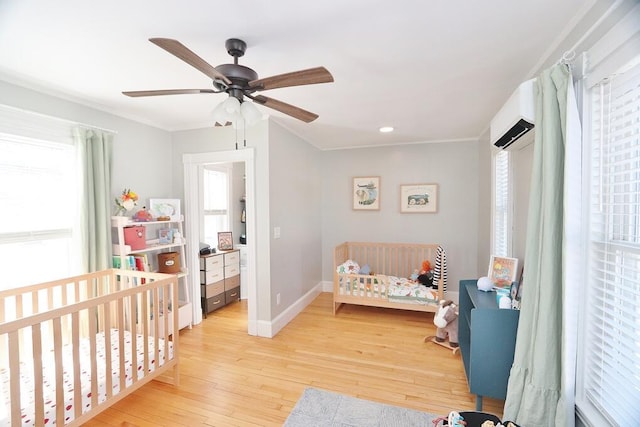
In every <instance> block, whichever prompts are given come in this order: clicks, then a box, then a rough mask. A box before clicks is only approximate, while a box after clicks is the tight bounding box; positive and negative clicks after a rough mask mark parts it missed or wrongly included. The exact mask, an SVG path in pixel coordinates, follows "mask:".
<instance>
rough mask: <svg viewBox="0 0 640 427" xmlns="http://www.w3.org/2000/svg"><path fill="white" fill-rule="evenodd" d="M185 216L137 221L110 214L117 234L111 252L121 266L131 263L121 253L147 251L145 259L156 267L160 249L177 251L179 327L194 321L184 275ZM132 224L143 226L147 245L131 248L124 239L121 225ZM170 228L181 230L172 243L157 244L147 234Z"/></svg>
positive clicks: (161, 250)
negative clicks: (118, 258) (178, 261)
mask: <svg viewBox="0 0 640 427" xmlns="http://www.w3.org/2000/svg"><path fill="white" fill-rule="evenodd" d="M183 223H184V217H182V216H180V219H179V220H170V221H147V222H136V221H132V220H131V219H130V218H128V217H123V216H113V217H111V226H112V227H113V228H115V229H116V231H117V237H116V242H115V243H114V244H113V255H114V256H120V257H121V258H120V265H121V268H123V269H129V268H130V265H129V263H128V262H126V261H125V260H124V259H122V257H123V256H129V255H136V254H147V258H148V261H149V263H150V265H151V267H152V270H157V260H156V258H157V254H159V253H161V252H168V251H176V252H178V253H179V258H180V269H181V270H180V272H179V273H177V276H178V286H180V301H179V304H178V319H179V320H178V327H179V328H180V329H183V328H186V327H187V326H188V327H189V328H191V325H192V324H193V320H192V319H193V317H192V313H193V311H192V307H191V304H192V303H191V298H190V295H189V284H188V281H187V278H188V276H189V271H188V269H187V267H186V265H187V263H186V258H185V244H186V241H185V238H184V230H183ZM131 226H143V227H145V228H146V231H145V235H146V247H145V248H144V249H136V250H132V249H131V246H129V245H127V244H126V243H125V238H124V229H125V228H126V227H131ZM167 228H173V229H177V230H178V232H179V233H180V236H179V238H177V239H174V241H173V242H171V243H164V244H160V243H159V239H158V238H151V239H150V238H149V237H150V236H152V235H153V236H156V235H157V234H158V230H160V229H167Z"/></svg>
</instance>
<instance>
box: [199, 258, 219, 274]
mask: <svg viewBox="0 0 640 427" xmlns="http://www.w3.org/2000/svg"><path fill="white" fill-rule="evenodd" d="M223 266H224V258H223V257H222V255H209V256H204V257H200V270H213V269H216V268H221V267H223Z"/></svg>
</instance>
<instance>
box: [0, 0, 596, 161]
mask: <svg viewBox="0 0 640 427" xmlns="http://www.w3.org/2000/svg"><path fill="white" fill-rule="evenodd" d="M592 3H593V0H561V1H558V0H526V1H525V0H484V1H472V0H400V1H393V2H392V1H388V0H386V1H379V0H349V1H345V0H323V1H314V2H308V1H300V0H272V1H265V0H234V1H224V2H222V1H214V0H190V1H186V0H182V1H177V0H176V1H169V0H137V1H131V0H111V1H100V2H96V1H86V0H60V1H50V0H0V78H2V79H4V80H8V81H11V82H13V83H20V84H24V85H27V86H29V87H33V88H45V89H46V90H47V91H49V92H53V93H57V94H61V95H63V96H65V97H68V98H71V99H75V100H78V101H80V102H82V103H84V104H87V105H91V106H93V107H96V108H99V109H102V110H105V111H108V112H111V113H114V114H117V115H119V116H123V117H127V118H131V119H134V120H137V121H141V122H143V123H147V124H151V125H154V126H157V127H160V128H162V129H166V130H170V131H174V130H183V129H193V128H201V127H206V126H211V124H212V120H211V111H212V109H213V108H214V106H215V105H216V104H218V103H219V102H220V101H222V100H223V99H224V98H225V95H223V94H206V95H179V96H164V97H150V98H129V97H126V96H124V95H122V94H121V91H123V90H146V89H183V88H198V89H201V88H211V81H210V79H209V78H208V77H206V76H205V75H203V74H202V73H200V72H199V71H197V70H195V69H194V68H192V67H191V66H189V65H187V64H186V63H184V62H182V61H180V60H179V59H177V58H176V57H174V56H172V55H171V54H169V53H167V52H166V51H164V50H162V49H161V48H159V47H157V46H155V45H154V44H152V43H150V42H149V41H148V39H149V38H150V37H166V38H173V39H177V40H179V41H180V42H182V43H183V44H184V45H186V46H187V47H188V48H189V49H191V50H192V51H194V52H195V53H197V54H198V55H199V56H201V57H202V58H203V59H205V60H207V61H208V62H210V63H211V64H212V65H214V66H216V65H219V64H222V63H229V62H232V58H231V57H230V56H229V55H228V54H227V52H226V50H225V47H224V42H225V40H226V39H228V38H232V37H236V38H241V39H243V40H244V41H246V42H247V45H248V48H247V52H246V54H245V56H244V57H242V58H240V64H243V65H246V66H248V67H251V68H253V69H254V70H255V71H257V72H258V74H259V76H260V77H269V76H272V75H275V74H281V73H285V72H289V71H296V70H300V69H305V68H311V67H316V66H319V65H323V66H325V67H326V68H327V69H328V70H329V71H330V72H331V73H332V74H333V76H334V79H335V82H334V83H326V84H318V85H312V86H300V87H293V88H283V89H273V90H271V91H265V92H262V93H263V94H264V95H267V96H269V97H273V98H276V99H278V100H281V101H284V102H287V103H290V104H293V105H296V106H299V107H301V108H304V109H306V110H309V111H312V112H314V113H317V114H319V116H320V117H319V118H318V119H317V120H316V121H314V122H312V123H310V124H306V123H303V122H300V121H298V120H295V119H291V118H289V117H288V116H284V115H282V114H281V113H278V112H276V111H273V110H270V109H267V108H264V107H259V108H261V109H262V110H263V111H264V112H265V113H268V114H271V116H272V117H274V118H276V120H277V121H279V122H280V123H282V124H283V125H284V126H286V127H287V128H289V129H290V130H292V131H293V132H295V133H297V134H298V135H300V136H302V137H303V138H305V139H306V140H308V141H309V142H310V143H312V144H313V145H315V146H317V147H318V148H321V149H331V148H342V147H357V146H375V145H387V144H394V143H410V142H423V141H449V140H451V141H456V140H466V139H475V138H477V137H478V136H480V135H481V134H482V132H484V131H485V130H486V129H487V126H488V124H489V122H490V121H491V118H492V117H493V115H494V114H495V113H496V112H497V111H498V109H499V108H500V106H501V105H502V104H503V103H504V102H505V101H506V99H507V98H508V97H509V95H510V94H511V92H512V91H513V90H514V89H515V87H516V86H517V85H518V84H519V83H520V82H521V81H523V80H526V79H527V78H530V77H531V74H532V73H533V72H534V71H535V70H536V68H538V67H539V65H540V63H541V61H542V60H544V59H547V57H548V56H549V55H550V52H553V51H554V49H555V48H557V46H558V43H559V41H560V40H561V39H562V38H563V37H564V36H565V35H566V33H567V32H568V31H569V30H570V29H571V28H572V27H573V26H574V25H575V22H576V20H575V17H576V16H579V15H581V14H583V13H584V12H585V11H586V10H587V9H588V7H589V6H590V5H591V4H592ZM557 59H559V58H557ZM383 125H390V126H394V127H395V128H396V131H395V132H393V133H391V134H380V133H379V132H378V128H379V127H380V126H383Z"/></svg>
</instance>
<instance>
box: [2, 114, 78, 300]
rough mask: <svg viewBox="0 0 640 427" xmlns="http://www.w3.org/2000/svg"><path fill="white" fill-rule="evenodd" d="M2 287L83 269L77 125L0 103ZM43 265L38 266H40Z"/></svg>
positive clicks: (41, 279) (67, 274)
mask: <svg viewBox="0 0 640 427" xmlns="http://www.w3.org/2000/svg"><path fill="white" fill-rule="evenodd" d="M0 153H2V155H0V206H1V207H2V209H0V259H2V263H3V264H2V265H6V266H9V268H7V269H5V273H4V277H3V280H2V282H1V283H0V289H6V288H11V287H17V286H23V285H26V284H30V283H37V282H41V281H45V280H53V279H56V278H59V277H65V276H69V275H70V274H73V273H75V272H77V268H78V263H79V258H78V254H77V253H78V249H79V247H78V242H77V232H76V231H77V230H76V228H77V223H78V222H77V220H76V217H75V214H76V212H77V203H78V200H79V197H78V195H79V191H80V190H79V187H78V185H79V181H78V171H79V165H78V160H77V158H76V157H77V152H76V148H75V146H74V144H73V138H72V131H71V125H70V124H69V123H67V122H65V121H61V120H57V119H55V118H52V117H47V116H44V115H41V114H35V113H31V112H28V111H23V110H19V109H16V108H12V107H8V106H4V105H0ZM34 267H37V268H34Z"/></svg>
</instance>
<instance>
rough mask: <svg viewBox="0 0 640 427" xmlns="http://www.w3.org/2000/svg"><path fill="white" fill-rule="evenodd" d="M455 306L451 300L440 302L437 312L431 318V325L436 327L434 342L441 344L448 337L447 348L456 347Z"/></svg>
mask: <svg viewBox="0 0 640 427" xmlns="http://www.w3.org/2000/svg"><path fill="white" fill-rule="evenodd" d="M457 308H458V307H457V306H456V304H455V303H454V302H453V301H451V300H441V301H440V307H439V308H438V312H437V313H436V315H435V316H434V317H433V323H434V324H435V325H436V326H437V328H438V329H437V330H436V341H437V342H439V343H443V342H444V341H445V340H446V339H447V336H448V337H449V346H451V347H453V348H455V347H458V311H457Z"/></svg>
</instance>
